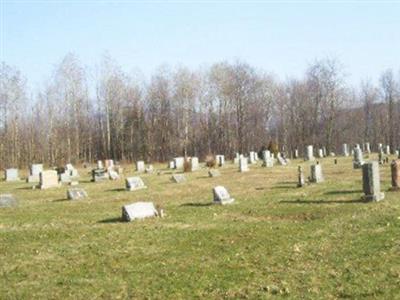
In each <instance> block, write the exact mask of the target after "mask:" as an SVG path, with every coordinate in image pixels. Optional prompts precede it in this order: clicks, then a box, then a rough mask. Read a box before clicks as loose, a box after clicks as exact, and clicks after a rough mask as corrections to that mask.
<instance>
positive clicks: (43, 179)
mask: <svg viewBox="0 0 400 300" xmlns="http://www.w3.org/2000/svg"><path fill="white" fill-rule="evenodd" d="M59 186H60V184H59V182H58V174H57V171H54V170H48V171H42V172H40V174H39V187H40V189H42V190H44V189H49V188H53V187H59Z"/></svg>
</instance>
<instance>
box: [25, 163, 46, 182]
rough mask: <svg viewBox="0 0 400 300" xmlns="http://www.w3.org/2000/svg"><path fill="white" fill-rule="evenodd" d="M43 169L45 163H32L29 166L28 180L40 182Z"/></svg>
mask: <svg viewBox="0 0 400 300" xmlns="http://www.w3.org/2000/svg"><path fill="white" fill-rule="evenodd" d="M42 171H43V164H32V165H31V167H30V168H29V176H28V179H27V182H39V174H40V172H42Z"/></svg>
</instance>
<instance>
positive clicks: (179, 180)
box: [171, 174, 186, 183]
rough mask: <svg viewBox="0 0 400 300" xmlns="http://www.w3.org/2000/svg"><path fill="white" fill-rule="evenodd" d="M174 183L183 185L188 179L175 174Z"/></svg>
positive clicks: (173, 176)
mask: <svg viewBox="0 0 400 300" xmlns="http://www.w3.org/2000/svg"><path fill="white" fill-rule="evenodd" d="M171 179H172V181H173V182H175V183H181V182H185V181H186V177H185V175H183V174H174V175H172V178H171Z"/></svg>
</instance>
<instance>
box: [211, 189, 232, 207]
mask: <svg viewBox="0 0 400 300" xmlns="http://www.w3.org/2000/svg"><path fill="white" fill-rule="evenodd" d="M213 196H214V199H213V201H214V203H215V204H222V205H225V204H230V203H233V202H234V201H235V199H233V198H231V196H230V195H229V193H228V191H227V190H226V188H225V187H223V186H220V185H219V186H216V187H215V188H213Z"/></svg>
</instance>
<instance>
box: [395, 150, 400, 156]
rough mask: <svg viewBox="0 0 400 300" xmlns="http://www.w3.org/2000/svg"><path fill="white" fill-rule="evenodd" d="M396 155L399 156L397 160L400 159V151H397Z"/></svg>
mask: <svg viewBox="0 0 400 300" xmlns="http://www.w3.org/2000/svg"><path fill="white" fill-rule="evenodd" d="M394 154H395V155H396V156H397V158H400V149H399V150H396V151H395V153H394Z"/></svg>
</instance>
